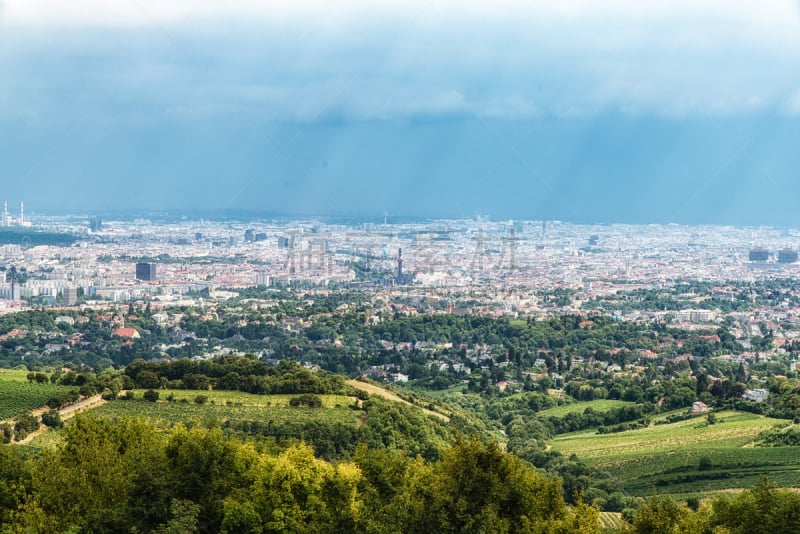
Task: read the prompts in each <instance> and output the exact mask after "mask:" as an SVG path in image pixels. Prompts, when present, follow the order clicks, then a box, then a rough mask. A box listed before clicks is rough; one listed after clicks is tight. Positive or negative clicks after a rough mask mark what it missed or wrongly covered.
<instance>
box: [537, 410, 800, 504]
mask: <svg viewBox="0 0 800 534" xmlns="http://www.w3.org/2000/svg"><path fill="white" fill-rule="evenodd" d="M716 416H717V419H718V422H717V423H716V424H713V425H710V424H708V423H707V421H706V419H705V418H694V419H689V420H686V421H680V422H676V423H672V424H665V425H651V426H650V427H648V428H643V429H636V430H629V431H626V432H620V433H615V434H596V433H595V431H594V430H588V431H581V432H575V433H571V434H564V435H561V436H558V437H557V438H555V439H554V440H553V441H552V442H551V444H552V447H553V449H554V450H557V451H559V452H561V453H563V454H565V455H569V454H576V455H577V456H578V457H579V458H581V459H582V460H583V461H585V462H586V463H588V464H590V465H592V466H595V467H598V468H600V469H604V470H606V471H608V472H609V473H611V474H612V475H613V476H614V477H615V478H617V479H618V480H619V481H620V484H621V485H622V487H623V488H624V489H625V490H626V491H627V492H628V493H630V494H633V495H640V496H647V495H651V494H653V493H659V494H661V493H669V494H672V495H676V496H678V495H679V496H691V495H695V494H699V493H707V492H711V491H719V490H724V489H733V488H742V487H750V486H752V485H753V484H754V483H755V482H756V481H757V480H758V478H759V477H761V476H763V475H767V476H768V477H769V479H770V480H771V481H772V482H774V483H775V484H778V485H779V486H787V487H788V486H797V485H800V447H775V448H762V447H755V446H754V441H755V440H756V438H757V436H758V434H759V433H761V432H762V431H764V430H767V429H769V428H772V427H774V426H776V425H780V424H786V421H783V420H778V419H771V418H768V417H764V416H760V415H755V414H750V413H745V412H734V411H722V412H717V413H716Z"/></svg>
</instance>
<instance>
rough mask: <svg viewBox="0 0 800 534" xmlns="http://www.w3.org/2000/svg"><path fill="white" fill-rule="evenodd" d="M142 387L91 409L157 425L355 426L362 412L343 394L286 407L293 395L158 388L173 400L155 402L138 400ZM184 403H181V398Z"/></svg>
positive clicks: (162, 396) (107, 414) (161, 426)
mask: <svg viewBox="0 0 800 534" xmlns="http://www.w3.org/2000/svg"><path fill="white" fill-rule="evenodd" d="M143 393H144V390H136V391H135V395H136V400H132V401H129V400H116V401H112V402H109V403H106V404H104V405H103V406H100V407H98V408H95V409H94V410H92V413H95V414H97V415H100V416H102V417H111V418H115V417H131V416H132V417H144V418H145V419H146V420H148V421H150V422H151V423H153V424H154V425H156V426H157V427H159V428H169V427H171V426H173V425H175V424H177V423H188V424H191V423H197V424H204V425H208V424H222V423H224V422H226V421H230V422H236V421H260V422H264V423H267V422H270V421H272V422H273V423H274V424H276V425H278V424H283V423H286V422H291V423H307V422H314V421H325V422H327V423H337V422H341V423H344V424H352V425H356V424H357V423H358V422H359V421H360V416H361V414H362V413H363V412H361V411H360V410H353V409H352V408H351V406H352V404H353V399H352V398H351V397H347V396H344V395H317V396H318V397H320V398H321V399H322V403H323V407H322V408H303V407H292V406H289V400H290V399H291V398H293V397H296V396H297V395H251V394H249V393H242V392H240V391H187V390H159V395H160V396H161V399H165V398H166V397H167V395H169V394H173V395H174V397H175V402H166V401H165V400H160V401H159V402H157V403H153V402H148V401H145V400H142V394H143ZM198 395H205V396H207V397H208V402H207V403H205V404H196V403H195V402H194V399H195V397H197V396H198ZM183 399H185V400H187V401H188V402H181V400H183Z"/></svg>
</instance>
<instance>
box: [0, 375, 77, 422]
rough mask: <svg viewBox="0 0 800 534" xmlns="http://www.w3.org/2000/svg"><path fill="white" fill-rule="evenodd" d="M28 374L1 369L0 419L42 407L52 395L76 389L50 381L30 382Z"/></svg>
mask: <svg viewBox="0 0 800 534" xmlns="http://www.w3.org/2000/svg"><path fill="white" fill-rule="evenodd" d="M27 375H28V371H18V370H10V369H3V370H2V371H0V420H4V419H11V418H13V417H16V416H18V415H22V414H25V413H28V412H30V411H32V410H35V409H37V408H41V407H42V406H44V405H45V403H46V402H47V401H48V400H49V399H50V398H51V397H54V396H56V395H60V394H62V393H66V392H67V391H69V390H70V389H75V388H71V387H68V386H58V385H54V384H50V383H47V384H37V383H30V382H28V380H27V378H26V377H27Z"/></svg>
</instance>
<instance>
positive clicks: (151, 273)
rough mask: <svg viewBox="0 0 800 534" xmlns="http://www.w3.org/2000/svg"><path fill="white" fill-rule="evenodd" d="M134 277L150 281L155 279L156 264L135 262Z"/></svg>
mask: <svg viewBox="0 0 800 534" xmlns="http://www.w3.org/2000/svg"><path fill="white" fill-rule="evenodd" d="M136 279H137V280H144V281H146V282H150V281H152V280H155V279H156V264H155V263H143V262H141V263H137V264H136Z"/></svg>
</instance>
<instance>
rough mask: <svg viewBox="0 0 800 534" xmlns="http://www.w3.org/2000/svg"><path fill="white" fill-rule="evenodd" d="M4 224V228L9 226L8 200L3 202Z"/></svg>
mask: <svg viewBox="0 0 800 534" xmlns="http://www.w3.org/2000/svg"><path fill="white" fill-rule="evenodd" d="M2 223H3V228H5V227H6V226H8V201H7V200H4V201H3V221H2Z"/></svg>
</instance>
